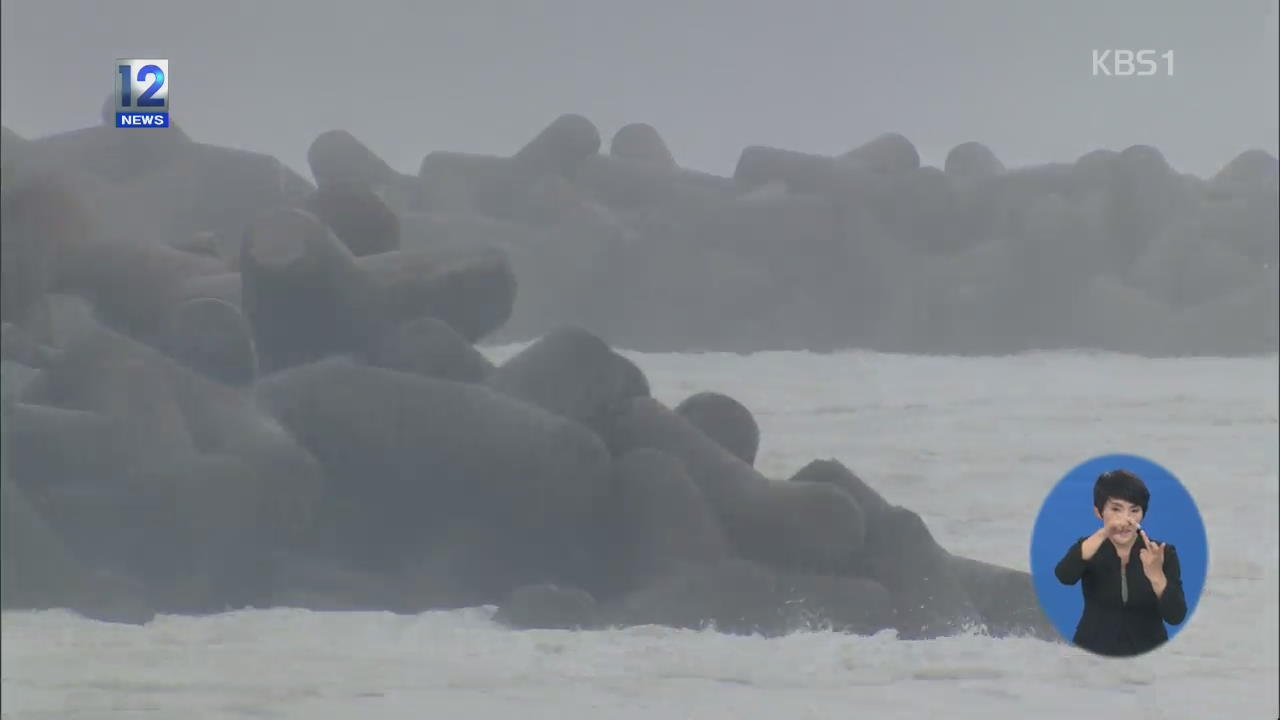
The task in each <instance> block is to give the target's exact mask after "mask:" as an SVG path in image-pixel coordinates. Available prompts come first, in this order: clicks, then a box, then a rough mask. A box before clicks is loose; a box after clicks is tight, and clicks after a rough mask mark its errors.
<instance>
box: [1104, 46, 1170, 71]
mask: <svg viewBox="0 0 1280 720" xmlns="http://www.w3.org/2000/svg"><path fill="white" fill-rule="evenodd" d="M1160 60H1164V74H1165V75H1168V76H1170V77H1172V76H1173V51H1172V50H1166V51H1165V52H1163V53H1161V52H1159V51H1158V50H1094V51H1093V76H1094V77H1097V76H1099V75H1105V76H1107V77H1112V76H1115V77H1130V76H1135V75H1136V76H1137V77H1148V76H1151V75H1155V74H1156V73H1159V72H1160V70H1161V67H1160V63H1159V61H1160Z"/></svg>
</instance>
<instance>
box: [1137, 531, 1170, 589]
mask: <svg viewBox="0 0 1280 720" xmlns="http://www.w3.org/2000/svg"><path fill="white" fill-rule="evenodd" d="M1141 534H1142V542H1143V543H1145V544H1146V547H1144V548H1142V550H1141V551H1140V552H1139V553H1138V557H1139V558H1140V559H1141V560H1142V572H1144V573H1146V575H1147V579H1148V580H1150V581H1152V582H1153V583H1154V582H1156V581H1157V580H1159V581H1162V582H1163V580H1164V548H1165V545H1168V543H1158V542H1154V541H1152V539H1151V538H1149V537H1147V533H1146V531H1145V530H1144V531H1142V533H1141Z"/></svg>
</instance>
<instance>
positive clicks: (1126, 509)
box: [1093, 498, 1142, 545]
mask: <svg viewBox="0 0 1280 720" xmlns="http://www.w3.org/2000/svg"><path fill="white" fill-rule="evenodd" d="M1093 514H1094V515H1097V516H1098V519H1099V520H1102V524H1103V525H1107V526H1112V525H1113V524H1114V525H1118V526H1119V529H1118V530H1117V531H1116V532H1113V533H1111V539H1112V540H1113V541H1114V542H1116V543H1119V544H1121V545H1128V544H1129V543H1131V542H1133V541H1134V540H1135V539H1137V537H1138V524H1139V523H1141V522H1142V507H1141V506H1139V505H1135V504H1133V503H1131V502H1129V501H1127V500H1120V499H1117V498H1107V502H1106V503H1104V504H1103V506H1102V512H1101V513H1099V512H1098V508H1096V507H1095V508H1094V509H1093Z"/></svg>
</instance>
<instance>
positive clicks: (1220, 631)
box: [0, 347, 1280, 720]
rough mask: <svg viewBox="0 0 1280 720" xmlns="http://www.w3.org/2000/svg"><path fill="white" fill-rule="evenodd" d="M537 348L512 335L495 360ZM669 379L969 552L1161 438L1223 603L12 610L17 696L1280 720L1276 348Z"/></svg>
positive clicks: (192, 714) (7, 652)
mask: <svg viewBox="0 0 1280 720" xmlns="http://www.w3.org/2000/svg"><path fill="white" fill-rule="evenodd" d="M512 351H513V348H509V347H507V348H496V349H490V350H489V352H490V353H491V354H492V355H494V356H495V357H502V356H505V355H508V354H510V353H511V352H512ZM628 354H629V355H630V356H631V357H632V358H633V359H635V360H636V361H637V362H638V363H639V364H640V366H641V367H642V368H644V369H645V371H646V372H647V373H648V375H649V378H650V380H651V382H652V385H653V388H654V394H655V395H657V396H658V397H659V398H660V399H662V400H664V401H667V402H670V403H675V402H678V401H679V400H681V399H682V398H683V397H685V396H686V395H688V394H690V393H692V392H696V391H699V390H708V389H709V390H720V391H723V392H727V393H729V394H731V395H733V396H735V397H737V398H738V399H740V400H741V401H743V402H744V403H745V404H746V405H747V406H748V407H750V408H752V410H754V411H755V413H756V415H757V419H758V421H759V423H760V426H761V431H762V444H761V452H760V458H759V461H758V463H757V464H758V466H759V467H760V468H761V469H762V470H763V471H764V472H765V473H766V474H770V475H773V476H777V477H785V476H787V475H789V474H790V473H792V472H794V471H795V470H796V469H798V468H799V467H801V466H802V465H804V464H805V463H806V462H808V461H809V460H812V459H815V458H827V457H832V458H837V459H839V460H842V461H843V462H845V463H846V464H848V465H849V466H850V467H852V468H854V469H855V470H856V471H857V472H858V473H859V474H860V475H862V476H863V477H864V478H865V479H866V480H867V481H868V482H870V483H871V484H872V485H873V486H875V487H876V488H878V489H879V490H880V491H881V492H882V493H883V494H884V495H886V496H887V497H888V498H889V499H890V500H891V501H892V502H895V503H899V504H903V505H906V506H908V507H911V508H913V509H914V510H916V511H917V512H919V513H920V514H921V515H922V516H923V517H924V519H925V521H926V522H927V523H928V524H929V526H930V528H931V529H932V530H933V533H934V534H935V536H936V537H937V538H938V540H939V541H940V542H941V543H942V544H943V545H944V546H946V547H947V548H948V549H950V550H952V551H953V552H957V553H960V554H965V555H969V556H972V557H976V558H980V559H983V560H988V561H991V562H996V563H1001V564H1004V565H1008V566H1011V567H1018V568H1023V569H1026V568H1027V566H1028V547H1029V542H1030V537H1031V530H1032V524H1033V522H1034V519H1035V517H1036V513H1037V512H1038V510H1039V507H1040V502H1041V500H1042V499H1043V498H1044V496H1045V494H1046V493H1047V492H1048V491H1049V489H1050V488H1051V487H1052V485H1053V484H1054V483H1055V482H1056V481H1057V480H1058V479H1059V478H1060V477H1061V476H1062V475H1063V474H1064V473H1065V472H1066V471H1067V470H1069V469H1070V468H1071V467H1073V466H1075V465H1076V464H1078V463H1079V462H1081V461H1083V460H1085V459H1088V458H1090V457H1094V456H1097V455H1102V454H1108V453H1113V452H1123V453H1133V454H1138V455H1143V456H1146V457H1149V458H1151V459H1153V460H1155V461H1157V462H1159V463H1161V464H1162V465H1164V466H1165V467H1167V468H1169V469H1170V470H1172V471H1173V472H1174V473H1175V474H1177V475H1178V476H1179V477H1180V478H1181V480H1182V481H1183V483H1184V484H1185V485H1186V487H1187V488H1188V489H1189V490H1190V492H1191V493H1192V495H1193V496H1194V497H1195V498H1196V499H1197V501H1198V503H1199V505H1200V510H1201V513H1202V515H1203V517H1204V520H1205V525H1206V528H1207V533H1208V538H1209V545H1210V547H1209V577H1208V581H1207V583H1206V589H1205V592H1204V595H1203V596H1202V599H1201V602H1200V605H1199V608H1198V609H1197V610H1196V612H1195V614H1194V615H1192V616H1191V617H1190V618H1189V619H1188V621H1187V625H1186V627H1185V629H1184V630H1183V631H1182V632H1181V634H1179V635H1178V636H1177V637H1176V638H1175V639H1174V640H1173V641H1171V642H1170V643H1169V644H1168V645H1166V646H1165V647H1164V648H1163V649H1161V650H1160V651H1158V652H1156V653H1153V654H1151V655H1148V656H1145V657H1140V658H1136V659H1128V660H1106V659H1102V658H1096V657H1093V656H1090V655H1088V654H1086V653H1083V652H1081V651H1077V650H1075V649H1073V648H1071V647H1070V646H1066V645H1053V644H1049V643H1044V642H1039V641H1035V640H1021V639H1008V640H997V639H991V638H987V637H982V636H963V637H954V638H947V639H942V640H932V641H910V642H908V641H900V640H897V639H896V638H895V637H893V634H892V633H891V632H886V633H881V634H880V635H877V636H875V637H849V636H844V635H838V634H833V633H827V632H807V633H799V634H795V635H791V636H788V637H783V638H776V639H763V638H755V637H730V636H723V635H717V634H715V633H712V632H692V631H678V630H669V629H665V628H658V627H638V628H631V629H625V630H613V631H599V632H565V631H523V632H517V631H510V630H506V629H502V628H500V627H498V626H497V625H495V624H494V623H493V622H491V620H490V615H491V613H492V608H473V609H468V610H460V611H453V612H438V613H426V614H423V615H419V616H395V615H390V614H384V613H312V612H307V611H301V610H291V609H276V610H266V611H247V612H235V613H228V614H223V615H218V616H212V617H204V618H188V617H161V618H157V619H156V620H155V621H153V622H152V623H150V624H148V625H146V626H143V627H132V626H123V625H111V624H104V623H97V622H93V621H87V620H83V619H79V618H77V617H75V616H72V615H69V614H66V613H62V612H36V613H31V612H22V613H5V614H4V616H3V638H2V639H3V642H2V644H0V647H2V648H3V665H2V667H3V691H2V698H0V699H2V703H3V706H2V712H3V716H4V717H5V718H6V719H8V718H51V719H52V718H59V719H65V720H76V719H84V718H135V717H136V718H308V719H315V720H328V719H331V718H415V719H416V718H515V717H519V718H529V719H531V720H532V719H536V718H554V719H555V720H577V719H578V718H582V719H584V720H585V719H588V718H591V719H594V718H661V719H666V718H671V719H676V718H734V719H742V720H751V719H753V718H768V719H769V720H775V719H777V718H788V720H799V719H801V718H837V717H840V718H844V717H862V718H917V717H920V718H923V717H945V718H948V719H949V720H953V719H962V718H981V719H982V720H990V719H991V718H992V717H1036V718H1059V717H1061V718H1080V717H1091V716H1101V715H1106V716H1108V717H1125V718H1132V719H1135V720H1136V719H1139V718H1142V719H1145V718H1152V719H1154V718H1162V719H1163V718H1195V719H1197V720H1199V719H1203V718H1232V719H1235V718H1239V719H1241V720H1243V719H1245V718H1267V717H1276V716H1277V714H1278V713H1280V707H1278V699H1277V695H1278V692H1280V689H1278V686H1277V673H1278V671H1280V659H1278V653H1280V648H1278V645H1277V635H1278V631H1280V627H1278V623H1277V613H1278V607H1277V604H1278V597H1277V565H1278V564H1280V552H1278V549H1277V547H1278V539H1277V509H1278V506H1280V505H1278V498H1277V486H1278V484H1280V478H1278V477H1277V467H1278V463H1280V460H1278V458H1277V391H1278V388H1277V371H1278V369H1280V367H1278V361H1277V358H1276V357H1275V356H1272V357H1267V358H1252V359H1215V358H1196V359H1167V360H1150V359H1143V358H1134V357H1128V356H1119V355H1110V354H1084V353H1043V354H1029V355H1023V356H1017V357H1007V358H944V357H917V356H893V355H884V354H877V353H862V352H851V353H840V354H833V355H814V354H807V353H760V354H755V355H749V356H738V355H729V354H696V355H689V354H633V353H628Z"/></svg>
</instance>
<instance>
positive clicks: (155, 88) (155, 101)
mask: <svg viewBox="0 0 1280 720" xmlns="http://www.w3.org/2000/svg"><path fill="white" fill-rule="evenodd" d="M116 127H118V128H167V127H169V61H168V60H117V61H116Z"/></svg>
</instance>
